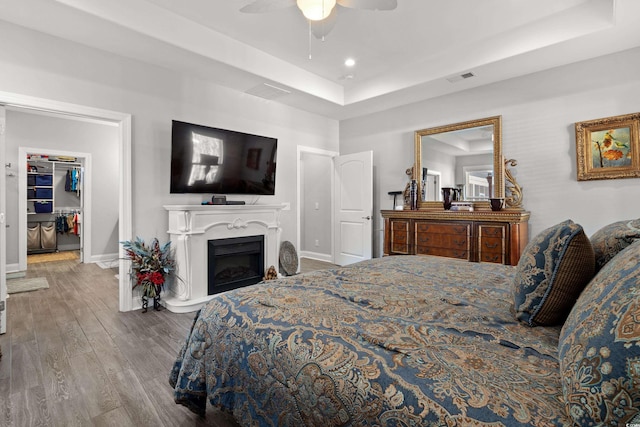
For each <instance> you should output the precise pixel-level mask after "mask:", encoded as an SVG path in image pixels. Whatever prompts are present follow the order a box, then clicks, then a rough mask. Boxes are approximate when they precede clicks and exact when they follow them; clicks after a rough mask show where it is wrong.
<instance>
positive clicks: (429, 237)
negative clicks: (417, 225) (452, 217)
mask: <svg viewBox="0 0 640 427" xmlns="http://www.w3.org/2000/svg"><path fill="white" fill-rule="evenodd" d="M469 242H470V239H469V237H468V236H467V235H466V234H430V233H416V246H427V247H432V248H451V249H464V250H469Z"/></svg>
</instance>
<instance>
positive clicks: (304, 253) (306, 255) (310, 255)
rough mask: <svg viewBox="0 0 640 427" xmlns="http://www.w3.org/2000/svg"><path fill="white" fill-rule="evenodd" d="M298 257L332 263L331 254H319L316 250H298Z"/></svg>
mask: <svg viewBox="0 0 640 427" xmlns="http://www.w3.org/2000/svg"><path fill="white" fill-rule="evenodd" d="M300 258H310V259H315V260H317V261H324V262H330V263H333V257H332V256H331V254H321V253H318V252H310V251H300Z"/></svg>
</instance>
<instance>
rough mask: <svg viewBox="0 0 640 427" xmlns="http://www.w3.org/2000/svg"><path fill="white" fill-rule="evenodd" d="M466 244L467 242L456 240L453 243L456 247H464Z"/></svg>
mask: <svg viewBox="0 0 640 427" xmlns="http://www.w3.org/2000/svg"><path fill="white" fill-rule="evenodd" d="M466 243H467V241H466V240H457V239H456V240H454V241H453V244H454V245H456V246H464V245H465V244H466Z"/></svg>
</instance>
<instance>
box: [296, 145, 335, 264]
mask: <svg viewBox="0 0 640 427" xmlns="http://www.w3.org/2000/svg"><path fill="white" fill-rule="evenodd" d="M301 158H302V161H301V174H300V175H301V181H302V185H303V187H302V188H301V190H302V191H301V193H302V197H301V198H302V200H301V203H300V205H301V208H300V209H301V210H302V221H301V224H300V234H301V238H300V245H301V248H300V250H301V251H305V252H313V253H316V254H322V255H326V256H327V257H330V256H331V241H332V236H331V217H332V203H331V175H332V174H333V163H332V161H331V157H329V156H325V155H321V154H316V153H308V152H303V153H301ZM316 241H317V242H318V244H317V245H316Z"/></svg>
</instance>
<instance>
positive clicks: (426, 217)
mask: <svg viewBox="0 0 640 427" xmlns="http://www.w3.org/2000/svg"><path fill="white" fill-rule="evenodd" d="M381 213H382V217H383V218H384V255H437V256H444V257H449V258H459V259H465V260H467V261H473V262H495V263H500V264H507V265H516V264H517V263H518V260H519V259H520V255H521V254H522V251H523V250H524V247H525V246H526V244H527V241H528V221H529V212H526V211H509V210H503V211H497V212H494V211H473V212H466V211H462V212H461V211H445V210H442V211H438V210H433V211H431V210H415V211H412V210H403V211H393V210H383V211H381Z"/></svg>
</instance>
